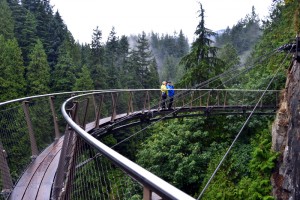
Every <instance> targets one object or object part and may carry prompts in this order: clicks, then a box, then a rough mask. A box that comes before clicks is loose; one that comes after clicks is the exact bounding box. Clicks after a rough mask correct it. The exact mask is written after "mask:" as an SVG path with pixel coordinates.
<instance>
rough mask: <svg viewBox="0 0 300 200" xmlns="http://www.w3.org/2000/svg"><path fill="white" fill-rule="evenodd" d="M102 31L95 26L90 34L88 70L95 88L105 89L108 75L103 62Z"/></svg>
mask: <svg viewBox="0 0 300 200" xmlns="http://www.w3.org/2000/svg"><path fill="white" fill-rule="evenodd" d="M101 40H102V31H101V30H99V28H98V27H97V28H96V29H95V30H94V32H93V36H92V44H91V65H90V72H91V77H92V80H93V81H94V87H95V89H105V88H107V87H109V86H107V80H108V75H107V71H106V69H105V68H104V67H103V64H104V61H103V60H104V59H103V57H104V56H103V55H104V47H103V46H102V43H101Z"/></svg>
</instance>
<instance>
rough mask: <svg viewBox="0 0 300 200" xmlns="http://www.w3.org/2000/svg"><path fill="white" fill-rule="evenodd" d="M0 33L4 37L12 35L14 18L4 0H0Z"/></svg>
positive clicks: (11, 37) (7, 37) (8, 37)
mask: <svg viewBox="0 0 300 200" xmlns="http://www.w3.org/2000/svg"><path fill="white" fill-rule="evenodd" d="M0 35H3V36H4V38H5V39H13V37H14V20H13V17H12V11H11V9H10V8H9V6H8V4H7V1H6V0H0Z"/></svg>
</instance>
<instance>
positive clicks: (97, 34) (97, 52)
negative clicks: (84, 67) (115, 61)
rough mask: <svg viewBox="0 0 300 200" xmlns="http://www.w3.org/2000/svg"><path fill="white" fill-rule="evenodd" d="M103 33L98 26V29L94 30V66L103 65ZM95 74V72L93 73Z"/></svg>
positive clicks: (92, 46)
mask: <svg viewBox="0 0 300 200" xmlns="http://www.w3.org/2000/svg"><path fill="white" fill-rule="evenodd" d="M101 40H102V31H101V30H100V29H99V27H98V26H97V27H96V29H94V30H93V36H92V44H91V48H92V65H97V64H102V65H103V54H104V48H103V45H102V42H101ZM91 72H92V74H93V71H91Z"/></svg>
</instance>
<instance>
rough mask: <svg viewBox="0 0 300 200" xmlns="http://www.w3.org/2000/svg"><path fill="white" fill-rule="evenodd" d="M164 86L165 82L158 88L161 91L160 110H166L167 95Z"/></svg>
mask: <svg viewBox="0 0 300 200" xmlns="http://www.w3.org/2000/svg"><path fill="white" fill-rule="evenodd" d="M166 84H167V82H166V81H163V82H162V85H161V86H160V90H161V107H162V109H165V108H166V99H167V96H168V94H167V92H168V89H167V86H166Z"/></svg>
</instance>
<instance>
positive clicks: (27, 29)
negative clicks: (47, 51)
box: [19, 11, 38, 66]
mask: <svg viewBox="0 0 300 200" xmlns="http://www.w3.org/2000/svg"><path fill="white" fill-rule="evenodd" d="M36 26H37V25H36V20H35V17H34V15H33V14H32V13H31V12H29V11H27V12H26V16H25V21H24V24H23V26H22V29H21V34H20V37H19V44H20V47H21V49H22V54H23V58H24V64H25V66H27V65H28V63H29V54H30V51H31V50H32V49H33V47H34V45H35V44H36V41H37V39H38V37H37V30H36Z"/></svg>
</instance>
